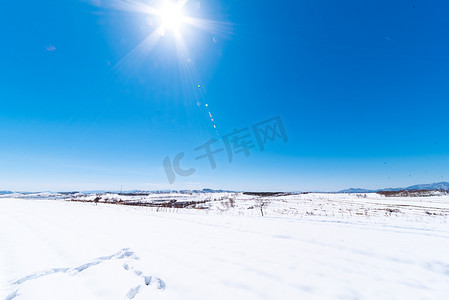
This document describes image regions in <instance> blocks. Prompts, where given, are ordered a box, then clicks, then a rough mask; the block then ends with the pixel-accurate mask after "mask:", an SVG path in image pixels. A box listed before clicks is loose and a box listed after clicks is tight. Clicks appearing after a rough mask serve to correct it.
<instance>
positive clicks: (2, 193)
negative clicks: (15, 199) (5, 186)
mask: <svg viewBox="0 0 449 300" xmlns="http://www.w3.org/2000/svg"><path fill="white" fill-rule="evenodd" d="M8 194H12V192H11V191H0V195H8Z"/></svg>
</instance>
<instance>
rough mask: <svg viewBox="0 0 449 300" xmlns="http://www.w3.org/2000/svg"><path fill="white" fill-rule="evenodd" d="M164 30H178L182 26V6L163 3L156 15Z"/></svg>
mask: <svg viewBox="0 0 449 300" xmlns="http://www.w3.org/2000/svg"><path fill="white" fill-rule="evenodd" d="M158 15H159V17H160V18H161V23H162V24H161V25H162V27H163V28H164V29H171V30H179V29H180V28H181V26H182V25H183V24H184V15H183V12H182V6H180V5H177V4H174V3H165V4H164V5H163V7H162V8H161V9H160V11H159V13H158Z"/></svg>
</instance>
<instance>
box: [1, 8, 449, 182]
mask: <svg viewBox="0 0 449 300" xmlns="http://www.w3.org/2000/svg"><path fill="white" fill-rule="evenodd" d="M128 2H130V1H128ZM120 3H123V2H120V1H113V0H107V1H106V0H103V1H100V0H95V1H88V0H85V1H78V0H42V1H31V0H24V1H6V2H5V3H2V7H1V9H0V38H1V47H0V190H2V189H8V190H23V191H36V190H90V189H113V190H118V189H120V187H121V186H123V189H124V190H129V189H183V188H203V187H211V188H225V189H236V190H287V191H299V190H327V191H331V190H338V189H342V188H347V187H365V188H380V187H391V186H392V187H396V186H407V185H412V184H416V183H430V182H437V181H449V139H448V138H449V122H448V119H449V118H448V112H449V18H448V16H449V2H448V1H443V0H439V1H437V0H436V1H424V0H416V1H386V0H377V1H355V0H351V1H349V0H343V1H330V0H329V1H324V0H315V1H253V0H247V1H224V0H211V1H188V3H187V4H186V5H185V7H184V8H183V14H184V15H185V16H189V17H194V18H200V19H208V20H211V21H213V22H203V23H202V24H206V25H205V26H203V27H205V28H203V29H206V30H202V29H200V28H197V27H195V26H191V25H189V24H182V25H180V35H181V39H182V40H183V41H184V47H181V46H180V44H179V43H178V39H177V38H176V35H175V33H174V31H173V30H171V29H167V30H165V35H162V34H160V35H159V36H158V38H157V43H156V44H155V45H153V46H154V47H152V48H151V49H149V48H150V47H149V46H147V47H145V43H144V44H142V45H143V46H144V47H143V48H146V49H147V51H140V50H142V47H141V48H136V47H137V46H138V45H139V44H140V43H141V42H142V41H144V40H145V39H147V37H148V36H150V35H151V34H152V32H154V31H155V30H156V28H158V26H160V25H161V22H163V21H162V20H161V18H160V17H158V16H154V15H151V14H146V13H142V12H138V11H135V10H134V11H133V10H131V9H130V7H131V5H129V3H128V5H121V6H120V5H118V4H120ZM144 3H147V4H149V5H152V6H153V7H156V8H157V7H160V6H161V4H160V3H159V2H158V1H145V2H144ZM120 7H121V8H122V9H119V8H120ZM133 49H137V50H134V51H133ZM139 49H140V50H139ZM177 49H178V50H177ZM149 50H150V51H149ZM205 104H208V106H207V107H206V105H205ZM209 112H210V113H211V115H212V117H213V119H214V121H213V122H212V121H211V118H210V116H209ZM276 116H280V118H281V120H282V123H283V126H284V128H285V131H286V133H287V136H288V142H287V143H284V142H283V141H282V140H281V139H277V140H274V141H273V142H269V143H267V144H266V148H265V151H263V152H262V151H260V149H259V148H258V147H255V148H251V149H250V155H249V156H248V157H247V156H245V155H244V153H234V156H233V161H232V162H231V163H229V161H228V157H227V155H226V151H222V152H220V153H217V154H216V155H215V158H216V165H217V167H216V168H215V169H212V168H211V167H210V165H209V163H208V161H207V159H201V160H195V157H196V156H198V155H199V152H195V151H194V148H196V147H199V146H201V145H202V144H204V143H206V142H207V141H208V140H209V139H211V138H214V137H217V138H222V137H223V136H224V135H226V134H230V133H232V131H233V129H244V128H245V127H248V126H249V127H250V129H251V126H252V125H254V124H256V123H259V122H262V121H264V120H267V119H270V118H272V117H276ZM213 125H215V126H216V127H217V129H214V127H213ZM217 133H218V134H219V136H217ZM250 138H251V137H250ZM219 146H220V143H217V144H215V145H214V147H217V148H218V147H219ZM180 152H184V153H185V157H184V159H183V160H182V161H181V167H182V168H183V169H188V168H195V170H196V171H195V172H194V173H193V174H192V175H191V176H188V177H180V176H177V178H176V181H175V183H174V184H173V185H169V183H168V180H167V176H166V173H165V170H164V168H163V164H162V161H163V159H164V158H165V157H167V156H168V157H169V159H171V160H172V159H173V158H174V157H175V156H176V155H177V154H178V153H180Z"/></svg>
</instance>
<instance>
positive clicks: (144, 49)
mask: <svg viewBox="0 0 449 300" xmlns="http://www.w3.org/2000/svg"><path fill="white" fill-rule="evenodd" d="M162 30H163V28H162V27H158V28H157V29H156V30H155V31H153V33H151V34H150V35H149V36H148V37H147V38H146V39H145V40H143V41H142V42H141V43H140V44H139V45H138V46H137V47H135V48H134V49H133V50H131V52H129V53H128V54H127V55H126V56H125V57H123V58H122V59H121V60H120V61H119V62H117V63H116V64H115V65H114V67H113V68H112V69H113V70H119V71H123V70H124V69H129V68H131V69H132V68H137V67H139V66H140V65H141V63H142V62H143V60H144V59H145V57H146V56H147V55H148V54H149V53H150V52H151V50H152V49H153V48H154V47H155V46H156V44H157V43H158V41H159V39H160V38H161V36H162ZM131 71H133V70H131Z"/></svg>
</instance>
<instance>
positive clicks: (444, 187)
mask: <svg viewBox="0 0 449 300" xmlns="http://www.w3.org/2000/svg"><path fill="white" fill-rule="evenodd" d="M402 190H406V191H411V190H418V191H422V190H432V191H437V190H438V191H449V182H437V183H429V184H416V185H412V186H409V187H406V188H385V189H378V190H366V189H360V188H350V189H346V190H341V191H339V193H375V192H381V191H382V192H389V191H402Z"/></svg>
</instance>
